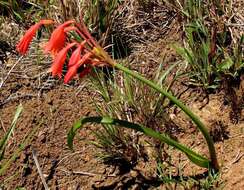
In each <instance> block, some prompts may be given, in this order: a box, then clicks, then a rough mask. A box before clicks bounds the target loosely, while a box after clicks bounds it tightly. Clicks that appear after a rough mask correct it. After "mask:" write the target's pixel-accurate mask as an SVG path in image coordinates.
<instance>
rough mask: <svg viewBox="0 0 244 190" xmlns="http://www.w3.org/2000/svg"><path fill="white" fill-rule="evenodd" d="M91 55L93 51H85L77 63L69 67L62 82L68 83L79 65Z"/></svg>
mask: <svg viewBox="0 0 244 190" xmlns="http://www.w3.org/2000/svg"><path fill="white" fill-rule="evenodd" d="M92 55H93V53H91V52H87V53H86V54H85V55H84V56H83V57H82V58H81V60H80V61H79V62H78V63H76V64H75V65H73V66H72V67H70V68H69V69H68V72H67V73H66V75H65V77H64V83H68V82H69V81H70V80H71V79H72V78H73V77H74V76H75V75H76V74H77V72H78V69H79V68H80V66H82V65H84V64H85V63H86V62H87V61H89V59H90V57H91V56H92Z"/></svg>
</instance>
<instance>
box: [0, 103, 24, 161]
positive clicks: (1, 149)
mask: <svg viewBox="0 0 244 190" xmlns="http://www.w3.org/2000/svg"><path fill="white" fill-rule="evenodd" d="M22 111H23V106H22V105H21V104H20V105H19V106H18V107H17V110H16V112H15V115H14V119H13V121H12V123H11V126H10V128H9V130H8V131H7V133H6V135H5V136H4V137H3V138H2V139H1V141H0V160H1V159H2V158H3V154H4V149H5V146H6V144H7V142H8V140H9V138H10V136H11V134H12V133H13V131H14V128H15V126H16V123H17V120H18V118H19V116H20V114H21V112H22Z"/></svg>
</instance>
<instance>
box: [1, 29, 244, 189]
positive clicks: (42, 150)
mask: <svg viewBox="0 0 244 190" xmlns="http://www.w3.org/2000/svg"><path fill="white" fill-rule="evenodd" d="M177 32H178V30H177V29H175V30H174V32H173V33H174V34H173V35H172V33H169V34H168V39H169V41H171V40H172V39H174V40H175V41H177V40H176V38H177V39H179V35H176V34H175V33H177ZM167 44H168V41H165V38H163V39H160V40H157V41H156V42H153V43H150V44H149V45H148V46H144V47H142V48H139V50H138V52H139V53H138V54H139V56H137V57H131V59H132V60H133V61H134V62H137V63H142V65H141V66H138V68H139V69H138V70H141V71H142V72H144V73H147V72H150V69H149V71H147V70H146V69H147V67H146V66H145V65H147V64H148V65H150V64H152V65H153V64H155V63H156V62H160V61H159V60H155V57H158V59H161V58H162V56H163V55H162V54H164V55H166V56H165V57H166V60H164V61H165V62H166V63H170V62H174V61H175V59H176V56H175V54H174V53H172V50H171V49H169V48H168V46H167ZM160 48H161V49H166V50H165V52H166V53H165V52H163V53H162V52H161V51H160ZM167 48H168V49H167ZM155 49H156V50H155ZM141 52H143V53H144V54H143V56H140V53H141ZM144 55H148V57H145V56H144ZM139 57H140V58H139ZM29 58H30V57H29ZM147 59H149V60H150V62H149V63H148V62H147V63H145V62H143V61H144V60H147ZM15 61H16V60H15V59H13V60H9V61H8V62H7V63H4V65H1V66H0V67H1V77H5V76H6V72H7V71H9V70H10V68H11V67H12V66H13V64H14V63H15ZM34 62H35V61H34V60H33V59H32V58H30V59H24V60H22V61H21V62H20V63H19V64H18V65H17V66H16V67H15V68H14V70H13V72H11V74H10V75H9V77H8V78H7V80H6V81H5V83H4V85H3V87H2V88H1V89H0V104H1V105H0V106H1V107H0V126H1V127H0V136H1V137H2V136H3V134H4V133H5V131H6V130H7V129H8V128H9V127H10V124H11V122H12V119H13V117H14V114H15V110H16V108H17V106H18V105H19V104H20V103H21V104H22V105H23V108H24V110H23V113H22V114H21V117H20V119H19V120H18V123H17V126H16V129H15V130H14V134H13V135H12V137H11V139H10V141H9V142H8V145H7V148H6V154H5V159H4V160H3V161H2V162H1V163H4V162H5V161H6V160H8V159H9V158H10V156H11V155H12V154H13V153H14V151H15V150H16V149H17V148H18V145H19V144H20V142H22V141H23V140H24V138H25V137H26V135H27V134H28V133H29V132H30V131H31V130H32V129H33V128H34V127H36V126H38V129H37V132H36V133H35V135H34V138H33V140H32V142H31V143H30V144H29V145H28V146H27V147H26V148H25V149H24V151H22V152H21V154H20V155H19V156H18V157H17V159H16V160H15V161H14V162H13V163H11V165H10V167H9V168H8V170H7V171H6V173H5V175H4V176H1V177H0V185H3V186H4V189H10V190H11V189H16V188H17V187H25V188H26V189H43V184H42V182H41V179H40V175H39V174H38V172H37V167H36V165H35V163H34V160H33V155H32V151H33V150H35V151H36V154H37V158H38V162H39V164H40V167H41V170H42V173H43V175H44V177H45V179H46V181H47V184H48V186H49V188H50V189H182V188H180V187H179V186H177V185H175V184H170V185H164V184H163V183H162V184H159V183H158V182H155V181H153V179H152V177H155V176H156V174H155V173H156V172H155V171H156V163H155V160H154V159H152V158H153V157H150V154H153V153H151V150H150V149H147V150H146V152H147V154H148V155H149V157H150V159H149V161H141V160H140V161H139V162H138V164H137V165H136V167H135V168H134V169H133V170H131V171H129V172H128V173H126V174H119V171H118V168H116V167H114V166H111V165H105V164H103V163H101V162H99V161H98V159H97V158H96V157H95V153H96V152H97V151H98V150H97V149H96V148H95V147H94V146H92V145H91V144H89V143H88V140H91V141H94V140H95V138H94V136H93V135H92V134H91V130H90V129H91V128H93V129H94V126H90V125H87V126H86V127H85V128H84V129H83V130H80V132H79V135H78V136H79V138H76V140H75V151H74V152H72V151H71V150H69V149H68V147H67V143H66V141H67V133H68V130H69V129H70V127H71V126H72V125H73V123H74V121H76V120H77V119H79V118H80V117H81V116H89V115H94V114H95V109H94V107H93V106H92V98H91V97H92V96H94V95H95V94H94V92H91V91H90V90H89V89H87V88H85V87H86V81H85V80H82V81H77V82H74V83H73V84H71V85H64V84H62V81H56V80H53V79H50V81H49V82H47V81H48V78H49V75H48V74H47V72H45V71H46V70H47V68H48V67H49V65H50V63H49V62H48V59H47V60H46V63H43V62H45V61H42V62H41V64H39V65H37V66H36V63H34ZM33 65H34V66H33ZM150 67H151V65H150ZM150 67H149V68H150ZM43 72H44V74H41V75H40V73H43ZM38 75H40V76H38ZM33 76H36V77H33ZM46 83H48V85H47V84H46ZM49 83H50V84H49ZM44 87H45V88H44ZM177 89H179V90H182V89H183V87H182V86H178V87H176V91H177ZM238 94H239V97H242V95H243V89H241V88H240V89H238ZM10 95H11V96H10ZM224 98H225V95H224V94H223V92H218V93H217V94H213V95H210V97H209V102H208V103H207V104H206V105H205V106H204V107H203V108H202V106H203V104H205V101H206V99H204V98H203V97H202V93H199V92H196V91H194V90H189V91H188V92H187V93H186V94H185V95H183V96H182V100H183V101H184V102H185V103H186V104H187V105H189V106H190V107H191V109H192V110H193V111H194V112H195V113H196V114H197V115H199V116H200V117H201V118H202V120H203V121H204V123H205V124H206V125H207V126H209V130H211V131H214V134H215V135H214V137H215V139H216V141H217V142H216V143H215V146H216V150H217V153H218V159H219V163H220V165H221V172H220V177H219V180H218V183H219V184H217V185H216V186H218V187H219V188H223V189H225V190H229V189H235V190H238V189H239V190H241V189H243V188H244V183H243V182H244V143H243V142H244V118H243V113H242V115H241V117H240V118H239V122H238V123H237V124H233V123H232V121H231V119H230V112H231V109H230V104H227V105H224V104H223V102H224ZM170 117H171V118H172V119H174V120H175V123H176V124H177V125H178V126H180V128H181V129H182V131H181V132H180V134H178V138H179V140H180V141H181V142H183V143H185V144H186V145H188V146H190V147H194V150H196V151H198V152H201V153H203V154H205V155H208V152H207V149H206V145H205V142H204V140H203V139H202V137H201V135H200V134H199V132H197V131H196V129H195V127H194V126H193V125H192V123H191V122H189V120H187V119H186V118H185V116H184V115H183V114H182V113H181V112H180V113H178V112H177V113H174V112H173V111H172V114H170ZM170 151H171V150H170ZM171 154H172V159H173V161H172V162H175V163H179V162H180V163H181V165H182V166H184V167H183V168H182V173H183V174H184V176H190V175H195V174H202V173H203V172H205V170H203V169H201V168H198V167H196V166H194V165H193V164H191V163H190V162H189V161H188V160H187V159H186V158H185V157H184V156H183V155H182V154H180V153H178V152H175V151H171ZM176 165H177V164H176ZM173 173H177V171H173ZM195 189H197V187H195Z"/></svg>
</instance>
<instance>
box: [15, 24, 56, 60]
mask: <svg viewBox="0 0 244 190" xmlns="http://www.w3.org/2000/svg"><path fill="white" fill-rule="evenodd" d="M53 23H54V22H53V20H41V21H40V22H38V23H36V24H34V25H33V26H31V27H30V28H29V30H27V32H26V33H25V35H24V36H23V37H22V38H21V40H20V41H19V43H18V44H17V46H16V49H17V51H18V52H19V53H21V54H23V55H24V54H26V52H27V50H28V47H29V45H30V42H31V41H32V39H33V38H34V36H35V34H36V32H37V30H38V29H39V28H40V27H41V26H42V25H47V24H53Z"/></svg>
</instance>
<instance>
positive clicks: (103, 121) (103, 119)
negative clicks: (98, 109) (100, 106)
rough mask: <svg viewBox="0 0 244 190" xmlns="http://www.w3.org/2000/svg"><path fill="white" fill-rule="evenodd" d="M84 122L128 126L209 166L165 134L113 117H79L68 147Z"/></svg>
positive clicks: (205, 160) (207, 161) (208, 162)
mask: <svg viewBox="0 0 244 190" xmlns="http://www.w3.org/2000/svg"><path fill="white" fill-rule="evenodd" d="M86 123H98V124H110V125H116V126H120V127H125V128H130V129H134V130H136V131H140V132H143V133H144V134H145V135H147V136H150V137H153V138H156V139H159V140H160V141H162V142H164V143H166V144H168V145H170V146H173V147H175V148H176V149H178V150H180V151H182V152H183V153H185V154H186V156H187V157H188V158H189V159H190V160H191V161H192V162H193V163H195V164H196V165H198V166H200V167H204V168H209V164H210V160H208V159H207V158H205V157H203V156H201V155H199V154H197V153H196V152H194V151H192V150H191V149H189V148H188V147H186V146H184V145H182V144H179V143H178V142H176V141H175V140H173V139H171V138H169V137H168V136H166V135H165V134H161V133H159V132H156V131H154V130H153V129H151V128H148V127H144V126H142V125H139V124H135V123H131V122H128V121H124V120H119V119H113V118H110V117H85V118H82V119H80V120H79V121H78V122H76V123H75V124H74V126H73V127H72V128H71V130H70V131H69V133H68V139H67V141H68V146H69V148H71V149H73V140H74V137H75V135H76V131H77V130H78V129H80V128H81V127H83V125H84V124H86Z"/></svg>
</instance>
